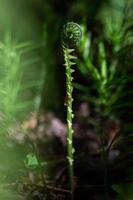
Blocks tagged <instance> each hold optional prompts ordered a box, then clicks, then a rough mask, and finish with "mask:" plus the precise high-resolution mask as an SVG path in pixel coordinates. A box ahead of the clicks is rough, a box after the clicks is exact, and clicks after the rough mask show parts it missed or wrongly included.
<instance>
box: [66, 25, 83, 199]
mask: <svg viewBox="0 0 133 200" xmlns="http://www.w3.org/2000/svg"><path fill="white" fill-rule="evenodd" d="M80 39H81V29H80V27H79V25H78V24H76V23H74V22H68V23H67V24H66V25H65V26H64V29H63V34H62V47H63V52H64V60H65V67H66V95H67V102H66V106H67V161H68V177H69V189H70V192H71V197H70V198H71V199H73V198H74V187H73V186H74V184H73V177H74V174H73V161H74V159H73V128H72V119H73V117H74V114H73V109H72V102H73V98H72V92H73V86H72V80H73V76H72V73H73V72H74V70H73V69H72V66H73V65H75V59H76V57H75V56H73V55H72V53H73V52H74V48H75V46H76V45H77V44H78V43H79V41H80Z"/></svg>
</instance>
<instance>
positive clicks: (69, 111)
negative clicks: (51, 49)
mask: <svg viewBox="0 0 133 200" xmlns="http://www.w3.org/2000/svg"><path fill="white" fill-rule="evenodd" d="M63 50H64V57H65V66H66V92H67V103H66V105H67V161H68V178H69V189H70V192H71V200H72V199H73V198H74V197H73V196H74V187H73V177H74V174H73V128H72V118H73V111H72V101H73V98H72V91H73V86H72V72H73V70H72V69H71V60H70V59H71V56H70V52H72V51H73V50H70V49H67V48H66V47H63Z"/></svg>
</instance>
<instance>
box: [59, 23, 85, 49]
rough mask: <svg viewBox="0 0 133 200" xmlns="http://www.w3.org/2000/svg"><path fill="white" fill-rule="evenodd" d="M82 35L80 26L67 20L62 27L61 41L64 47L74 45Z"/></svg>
mask: <svg viewBox="0 0 133 200" xmlns="http://www.w3.org/2000/svg"><path fill="white" fill-rule="evenodd" d="M81 37H82V31H81V27H80V26H79V25H78V24H77V23H74V22H68V23H66V24H65V25H64V27H63V32H62V42H63V44H64V45H65V46H66V47H75V46H77V44H78V43H79V42H80V40H81Z"/></svg>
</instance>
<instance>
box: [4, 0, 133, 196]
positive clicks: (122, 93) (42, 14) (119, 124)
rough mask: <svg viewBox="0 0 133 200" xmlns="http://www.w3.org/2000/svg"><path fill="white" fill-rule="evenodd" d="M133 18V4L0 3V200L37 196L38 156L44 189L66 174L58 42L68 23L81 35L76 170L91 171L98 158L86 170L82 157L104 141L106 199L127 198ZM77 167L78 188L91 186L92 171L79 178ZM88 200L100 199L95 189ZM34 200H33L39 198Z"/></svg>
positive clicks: (123, 0)
mask: <svg viewBox="0 0 133 200" xmlns="http://www.w3.org/2000/svg"><path fill="white" fill-rule="evenodd" d="M132 11H133V4H132V1H131V0H119V1H116V0H100V1H99V0H82V1H81V0H67V1H65V0H49V1H48V0H0V137H1V138H0V198H1V200H8V199H10V200H11V199H13V200H15V199H17V200H18V199H26V198H27V199H32V197H34V196H35V195H36V194H33V193H32V195H31V191H32V190H33V188H37V187H38V186H35V182H37V183H38V182H39V181H40V177H38V176H39V175H38V174H39V172H38V168H39V167H38V161H37V158H36V156H37V155H38V154H39V156H40V158H41V160H42V163H43V164H42V166H43V167H44V166H45V167H44V168H46V169H45V170H46V174H47V179H48V180H49V181H51V180H52V181H53V180H54V179H55V175H57V174H58V172H59V171H60V170H62V168H63V167H65V161H64V160H63V159H65V153H66V150H65V148H66V142H65V136H66V107H65V106H64V103H65V97H66V86H65V68H64V65H63V64H64V59H63V52H62V45H61V41H60V34H61V30H62V27H63V25H64V24H65V23H66V22H68V21H73V22H77V23H79V25H80V26H81V28H82V31H83V34H82V40H81V43H80V44H79V46H78V47H77V49H76V51H75V53H76V55H77V57H78V60H77V65H76V66H75V73H74V81H73V86H74V92H73V97H74V103H73V109H74V113H75V119H74V125H73V126H74V130H75V135H74V147H75V150H76V152H77V154H76V155H79V154H80V153H81V152H83V153H85V156H83V158H80V157H79V158H78V159H79V160H77V163H80V162H79V161H80V159H81V160H82V161H83V163H82V162H81V164H85V165H86V166H90V163H93V162H94V163H95V158H92V160H91V161H90V159H88V162H87V163H84V162H85V159H86V153H87V158H88V153H89V155H91V156H92V155H93V154H95V155H98V156H99V155H100V153H99V152H100V149H101V144H100V141H99V136H98V135H99V133H103V134H102V137H103V139H102V140H103V145H104V146H105V147H107V148H109V150H110V149H113V150H112V151H110V152H111V153H110V157H109V159H110V160H109V161H110V162H111V164H112V163H113V164H114V159H116V160H115V164H114V166H115V167H114V171H113V174H114V177H113V178H112V179H111V180H110V182H111V183H110V185H116V184H117V185H118V188H117V187H115V186H114V190H113V189H112V190H113V192H112V191H111V198H114V196H116V198H117V197H118V198H121V199H125V198H124V196H122V197H121V192H120V191H121V190H122V191H124V192H125V193H124V195H125V194H127V193H126V192H127V188H126V189H125V188H124V189H123V188H122V187H121V185H120V182H121V181H122V180H124V181H125V180H127V181H128V182H130V181H131V180H132V177H133V172H132V169H131V168H130V167H129V166H132V164H133V163H132V162H133V159H132V158H131V157H132V153H133V149H132V132H133V124H132V120H133V112H132V111H133V101H132V95H133V89H132V88H133V85H132V82H133V74H132V72H133V69H132V57H133V15H132ZM117 138H118V141H117ZM29 140H30V142H29ZM31 143H34V144H35V149H34V147H33V146H34V145H31ZM115 145H116V146H115ZM122 152H124V153H123V154H121V153H122ZM48 155H49V156H48ZM117 158H118V159H117ZM60 160H61V161H60ZM52 161H54V162H53V164H52ZM60 162H61V163H60ZM100 162H101V161H100V160H98V164H97V166H95V167H94V168H95V170H96V171H95V170H94V177H95V175H96V172H97V168H98V167H99V166H100ZM49 163H51V164H49ZM80 167H81V166H80V165H79V164H77V167H75V168H76V169H75V173H76V176H77V177H78V179H79V182H78V184H81V185H82V184H83V185H84V184H91V183H92V182H91V181H92V179H93V177H91V175H90V171H89V170H88V168H86V169H85V170H86V171H85V174H84V175H83V176H82V171H81V172H80ZM91 167H92V166H91ZM91 167H90V168H91ZM81 168H82V167H81ZM118 171H119V173H118ZM123 171H124V173H123ZM86 174H88V176H89V177H90V182H89V183H88V180H85V177H86ZM121 174H123V175H121ZM115 175H116V176H115ZM98 176H99V175H98ZM121 176H122V178H120V177H121ZM118 177H119V178H118ZM36 179H37V181H36ZM94 179H95V178H94ZM61 180H62V178H61ZM99 180H101V177H100V176H99ZM54 181H55V180H54ZM58 181H60V180H58ZM100 183H101V182H100ZM60 184H65V183H64V182H63V183H62V182H61V183H60ZM95 184H96V185H98V184H99V182H98V181H97V180H95ZM33 185H34V187H33ZM24 186H25V187H26V189H25V188H24ZM63 186H64V185H63ZM63 186H62V187H63ZM12 187H13V189H12ZM27 188H28V189H27ZM96 188H97V186H96ZM121 188H122V189H121ZM131 190H132V187H131V189H129V191H128V195H129V199H132V195H133V193H131ZM12 191H14V192H12ZM27 191H28V192H27ZM37 191H38V190H37ZM96 191H100V190H99V189H97V190H96ZM118 191H119V192H118ZM115 192H118V194H116V193H115ZM79 193H80V192H79ZM83 193H84V191H83ZM130 193H131V194H130ZM29 194H30V195H31V196H30V197H29ZM40 194H41V192H38V196H39V195H40ZM81 194H82V192H81ZM87 195H88V197H90V198H91V199H97V200H100V199H102V200H103V199H104V195H103V196H100V192H99V193H98V195H96V192H95V190H94V189H92V190H90V191H89V193H88V190H87ZM89 195H90V196H89ZM27 196H28V197H27ZM36 196H37V195H36ZM38 196H37V197H34V199H43V198H44V197H38ZM79 196H80V195H79ZM126 197H127V196H126ZM79 198H80V197H79ZM81 198H83V196H82V195H81ZM129 199H128V200H129ZM126 200H127V199H126Z"/></svg>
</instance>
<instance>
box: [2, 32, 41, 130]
mask: <svg viewBox="0 0 133 200" xmlns="http://www.w3.org/2000/svg"><path fill="white" fill-rule="evenodd" d="M34 48H36V46H35V45H33V43H32V42H23V43H18V42H16V41H15V40H13V39H12V37H11V34H10V33H7V34H6V35H5V39H4V41H3V42H0V79H1V81H0V99H1V102H0V114H1V130H0V132H1V133H7V132H8V131H9V128H10V126H13V124H14V123H15V121H16V119H18V118H19V119H21V118H22V117H24V115H25V114H26V113H27V112H28V111H32V110H35V109H38V106H39V103H40V102H39V101H38V98H39V96H38V92H39V93H40V86H41V85H42V78H41V76H40V80H39V81H38V80H33V78H32V76H31V75H32V71H31V69H32V68H33V65H35V63H38V62H40V61H39V60H40V59H38V58H37V57H35V58H30V57H29V58H28V59H27V58H26V54H29V53H30V52H31V51H33V49H34ZM31 67H32V68H31ZM27 68H28V69H27ZM28 71H29V73H31V74H29V76H28V79H27V73H28ZM30 71H31V72H30ZM42 74H43V73H42ZM34 88H36V90H37V91H36V95H35V94H34V96H33V95H32V94H30V92H31V91H32V90H34ZM29 95H30V96H29ZM39 95H40V94H39ZM32 98H33V99H32Z"/></svg>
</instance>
